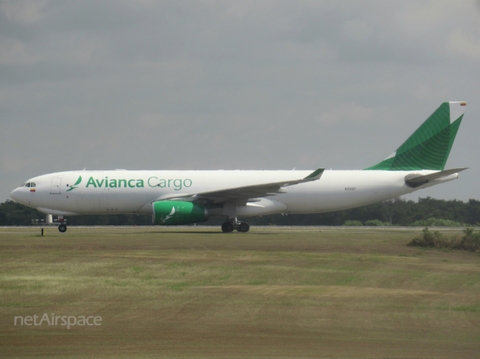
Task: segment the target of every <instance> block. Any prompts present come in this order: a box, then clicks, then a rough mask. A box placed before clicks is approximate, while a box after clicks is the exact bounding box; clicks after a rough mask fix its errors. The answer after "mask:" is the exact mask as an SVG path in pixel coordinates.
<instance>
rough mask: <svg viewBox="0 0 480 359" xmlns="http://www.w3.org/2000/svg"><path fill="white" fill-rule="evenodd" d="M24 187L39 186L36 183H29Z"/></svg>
mask: <svg viewBox="0 0 480 359" xmlns="http://www.w3.org/2000/svg"><path fill="white" fill-rule="evenodd" d="M23 186H24V187H28V188H30V187H37V184H36V183H35V182H27V183H24V184H23Z"/></svg>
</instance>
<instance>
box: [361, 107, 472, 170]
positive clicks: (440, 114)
mask: <svg viewBox="0 0 480 359" xmlns="http://www.w3.org/2000/svg"><path fill="white" fill-rule="evenodd" d="M465 106H466V102H463V101H451V102H444V103H442V104H441V105H440V107H439V108H438V109H437V110H436V111H435V112H434V113H433V114H432V115H431V116H430V117H429V118H428V119H427V120H426V121H425V122H424V123H423V124H422V125H421V126H420V127H419V128H418V129H417V130H416V131H415V132H414V133H413V134H412V135H411V136H410V137H409V138H408V140H406V141H405V142H404V143H403V144H402V145H401V146H400V147H399V148H398V149H397V150H396V151H395V152H394V153H392V154H391V155H390V156H389V157H387V158H386V159H384V160H383V161H382V162H380V163H377V164H376V165H374V166H371V167H368V168H365V169H366V170H386V171H409V170H427V169H428V170H439V171H441V170H443V169H444V167H445V163H446V162H447V159H448V155H449V154H450V150H451V148H452V145H453V141H454V140H455V136H456V134H457V131H458V128H459V127H460V123H461V122H462V119H463V113H464V112H465Z"/></svg>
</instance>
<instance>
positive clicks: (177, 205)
mask: <svg viewBox="0 0 480 359" xmlns="http://www.w3.org/2000/svg"><path fill="white" fill-rule="evenodd" d="M152 206H153V223H154V224H160V225H176V224H190V223H197V222H204V221H206V220H207V219H208V210H207V208H205V206H202V205H199V204H195V203H192V202H184V201H158V202H153V204H152Z"/></svg>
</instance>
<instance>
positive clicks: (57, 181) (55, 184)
mask: <svg viewBox="0 0 480 359" xmlns="http://www.w3.org/2000/svg"><path fill="white" fill-rule="evenodd" d="M61 184H62V178H61V177H53V178H52V187H51V188H50V194H61V193H62V191H61Z"/></svg>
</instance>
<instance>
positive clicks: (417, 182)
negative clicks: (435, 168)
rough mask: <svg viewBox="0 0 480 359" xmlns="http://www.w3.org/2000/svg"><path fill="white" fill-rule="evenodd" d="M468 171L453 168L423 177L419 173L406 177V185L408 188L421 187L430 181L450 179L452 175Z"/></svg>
mask: <svg viewBox="0 0 480 359" xmlns="http://www.w3.org/2000/svg"><path fill="white" fill-rule="evenodd" d="M466 169H468V167H463V168H452V169H450V170H445V171H439V172H434V173H430V174H428V175H422V174H419V173H411V174H409V175H407V176H405V183H406V184H407V186H410V187H413V188H415V187H420V186H422V185H424V184H426V183H428V182H430V181H433V180H436V179H439V178H443V177H448V176H450V175H453V174H455V173H458V172H461V171H464V170H466Z"/></svg>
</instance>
